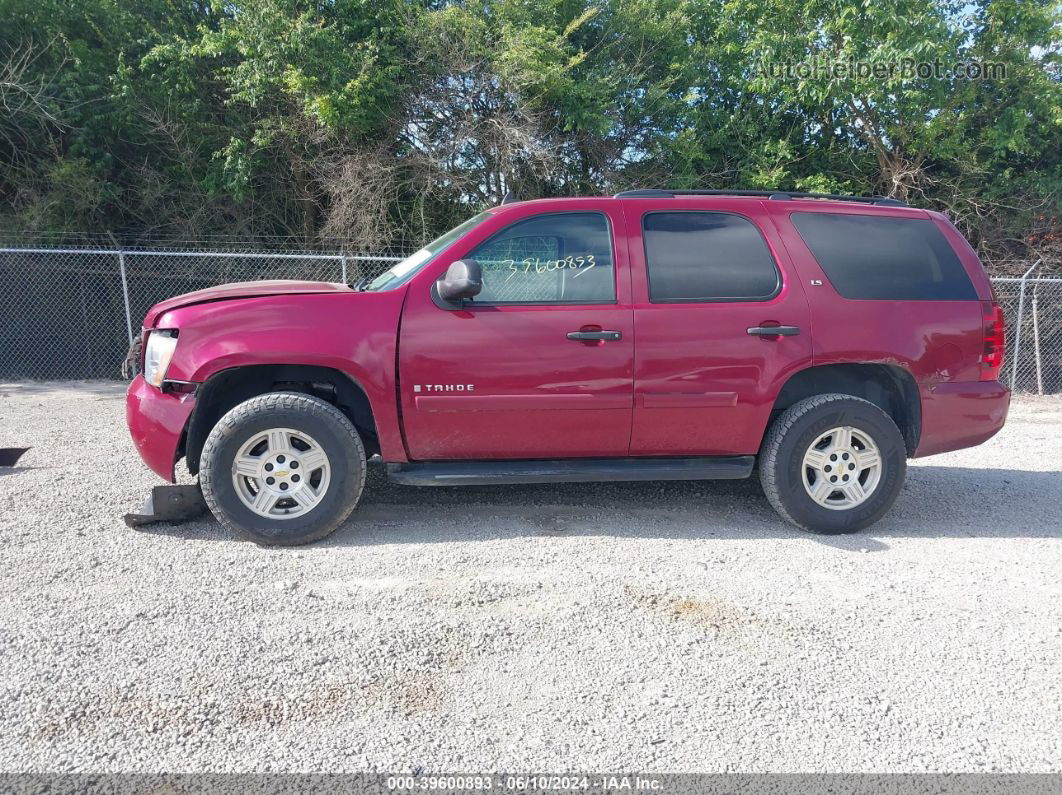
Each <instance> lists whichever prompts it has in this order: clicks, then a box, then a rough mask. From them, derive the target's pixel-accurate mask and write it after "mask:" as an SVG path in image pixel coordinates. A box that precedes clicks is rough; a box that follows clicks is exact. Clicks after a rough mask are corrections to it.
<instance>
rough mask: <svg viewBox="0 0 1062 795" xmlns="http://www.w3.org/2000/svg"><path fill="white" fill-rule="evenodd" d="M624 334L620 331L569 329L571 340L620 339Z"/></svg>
mask: <svg viewBox="0 0 1062 795" xmlns="http://www.w3.org/2000/svg"><path fill="white" fill-rule="evenodd" d="M622 338H623V334H622V333H621V332H619V331H569V332H568V339H570V340H577V341H579V340H582V341H584V342H585V341H586V340H613V341H614V340H618V339H622Z"/></svg>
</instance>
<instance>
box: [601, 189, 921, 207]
mask: <svg viewBox="0 0 1062 795" xmlns="http://www.w3.org/2000/svg"><path fill="white" fill-rule="evenodd" d="M675 196H758V197H760V198H767V199H774V200H776V201H788V200H790V199H831V200H833V201H843V202H862V203H863V204H880V205H888V206H892V207H906V206H907V202H902V201H900V200H899V199H892V198H889V197H888V196H844V195H842V194H839V193H804V192H803V191H793V190H668V189H665V188H640V189H638V190H625V191H621V192H620V193H617V194H616V195H615V196H614V197H613V198H616V199H671V198H674V197H675Z"/></svg>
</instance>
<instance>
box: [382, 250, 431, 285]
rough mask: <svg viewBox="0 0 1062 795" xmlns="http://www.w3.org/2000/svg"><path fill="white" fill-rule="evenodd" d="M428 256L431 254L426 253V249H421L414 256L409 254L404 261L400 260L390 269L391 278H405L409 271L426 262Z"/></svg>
mask: <svg viewBox="0 0 1062 795" xmlns="http://www.w3.org/2000/svg"><path fill="white" fill-rule="evenodd" d="M430 256H431V252H430V251H428V249H426V248H422V249H421V250H420V251H418V252H417V253H416V254H410V255H409V256H408V257H406V258H405V259H404V260H402V261H401V262H399V263H398V264H397V265H395V266H394V267H393V268H391V270H390V271H389V273H390V274H391V275H392V276H394V277H395V278H399V279H400V278H402V277H403V276H405V275H406V274H407V273H409V272H410V271H411V270H413V269H414V268H416V267H417V266H418V265H420V264H421V263H423V262H424V260H426V259H427V258H428V257H430Z"/></svg>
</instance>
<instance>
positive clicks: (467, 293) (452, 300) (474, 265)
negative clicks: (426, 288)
mask: <svg viewBox="0 0 1062 795" xmlns="http://www.w3.org/2000/svg"><path fill="white" fill-rule="evenodd" d="M482 289H483V269H482V268H480V267H479V263H478V262H476V261H475V260H474V259H459V260H458V261H457V262H455V263H453V264H452V265H451V266H450V267H449V268H447V269H446V275H445V276H443V277H442V278H441V279H439V281H437V282H435V291H436V293H438V296H439V298H440V299H441V300H442V301H443V302H444V303H446V304H449V305H450V306H449V307H448V308H457V307H460V306H461V302H462V301H464V300H465V299H466V298H472V297H474V296H477V295H479V291H480V290H482Z"/></svg>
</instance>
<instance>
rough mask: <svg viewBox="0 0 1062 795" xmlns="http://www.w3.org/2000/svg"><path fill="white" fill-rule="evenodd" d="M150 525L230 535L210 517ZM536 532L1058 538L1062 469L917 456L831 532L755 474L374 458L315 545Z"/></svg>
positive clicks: (842, 543) (867, 546)
mask: <svg viewBox="0 0 1062 795" xmlns="http://www.w3.org/2000/svg"><path fill="white" fill-rule="evenodd" d="M205 525H206V526H205ZM144 529H145V530H147V531H148V532H153V533H158V534H163V535H172V536H179V537H184V538H201V539H203V538H210V539H214V540H229V541H231V540H233V537H232V536H231V535H229V534H228V533H226V532H225V531H224V530H222V529H221V528H220V527H219V526H218V525H217V523H215V522H213V521H210V520H209V518H208V519H207V520H198V521H195V522H189V523H184V524H181V525H166V524H158V525H153V526H150V527H149V528H144ZM536 536H538V537H573V538H577V537H582V536H614V537H617V538H649V539H687V540H696V539H721V540H722V539H752V538H804V539H811V540H813V541H816V542H818V543H821V544H825V545H828V546H831V547H835V548H837V549H839V550H844V551H852V552H874V551H882V550H885V549H888V539H890V538H978V537H981V538H1023V537H1029V538H1045V537H1049V538H1057V537H1062V473H1060V472H1031V471H1023V470H1008V469H973V468H964V467H946V466H925V465H917V466H912V467H910V468H909V470H908V477H907V482H906V484H905V486H904V489H903V492H902V493H901V495H900V497H899V499H898V500H897V502H896V505H895V506H893V509H892V510H891V511H890V512H889V513H888V514H887V515H886V516H885V518H884V519H882V520H881V521H880V522H878V523H877V524H876V525H874V526H873V527H871V528H868V529H867V530H865V531H863V532H861V533H855V534H852V535H842V536H823V535H815V534H809V533H804V532H802V531H801V530H799V529H797V528H795V527H792V526H791V525H789V524H787V523H786V522H784V521H782V520H781V519H780V518H779V517H778V515H777V514H776V513H775V512H774V510H773V509H772V508H771V507H770V505H769V504H768V503H767V500H766V498H765V497H764V496H763V492H762V490H761V489H760V486H759V482H758V481H757V480H756V479H755V478H752V479H749V480H737V481H667V482H636V483H623V482H612V483H572V484H554V485H518V486H464V487H432V488H423V487H415V486H402V485H399V484H396V483H393V482H391V481H389V480H388V479H387V476H386V472H385V471H384V467H383V465H382V464H381V463H379V462H378V461H373V462H370V465H369V470H368V476H367V480H366V485H365V492H364V497H363V499H362V502H361V504H360V505H359V507H358V508H357V510H356V511H355V512H354V514H353V515H352V516H351V518H350V519H349V520H348V521H347V522H346V523H344V525H343V526H342V527H340V528H339V530H337V531H336V532H335V533H334V534H332V535H331V536H329V537H328V538H326V539H324V540H323V541H320V542H318V543H317V544H315V545H314V546H315V547H330V546H331V547H336V546H357V547H366V546H372V545H378V544H413V543H415V544H431V543H449V542H470V541H490V540H498V539H506V538H524V537H536Z"/></svg>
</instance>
